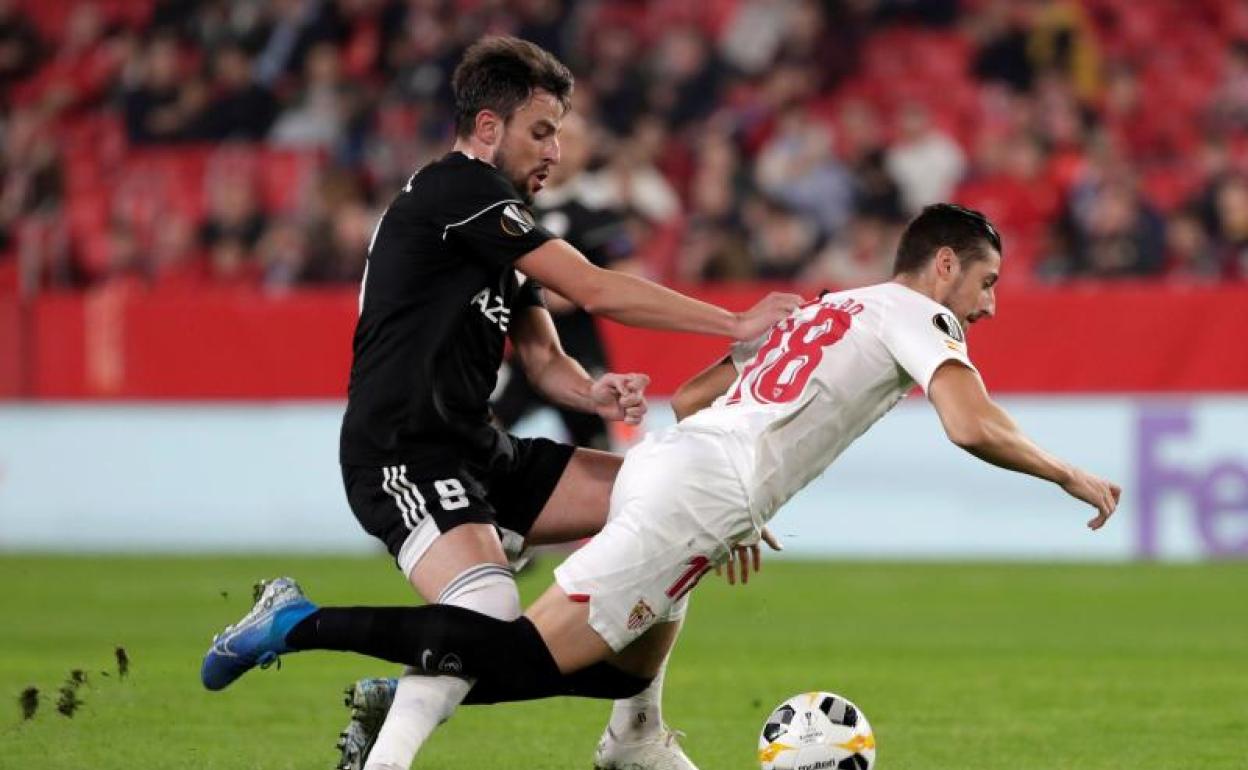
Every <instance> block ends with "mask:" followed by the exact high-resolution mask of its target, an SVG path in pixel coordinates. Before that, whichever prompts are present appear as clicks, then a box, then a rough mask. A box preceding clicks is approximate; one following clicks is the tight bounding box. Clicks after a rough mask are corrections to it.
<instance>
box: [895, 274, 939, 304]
mask: <svg viewBox="0 0 1248 770" xmlns="http://www.w3.org/2000/svg"><path fill="white" fill-rule="evenodd" d="M893 283H899V284H901V285H902V286H905V287H906V288H907V289H910V290H911V291H916V292H918V293H919V294H922V295H923V296H924V297H929V298H931V299H936V297H937V296H938V295H939V287H938V286H937V285H936V279H935V277H934V276H931V275H929V274H928V273H926V272H924V273H920V274H918V275H909V274H906V273H902V274H901V275H895V276H893ZM938 301H939V300H938Z"/></svg>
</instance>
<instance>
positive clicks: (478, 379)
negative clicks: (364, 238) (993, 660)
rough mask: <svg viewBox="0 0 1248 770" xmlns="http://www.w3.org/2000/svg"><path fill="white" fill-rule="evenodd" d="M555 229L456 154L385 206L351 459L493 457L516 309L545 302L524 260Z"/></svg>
mask: <svg viewBox="0 0 1248 770" xmlns="http://www.w3.org/2000/svg"><path fill="white" fill-rule="evenodd" d="M551 238H553V236H552V235H551V234H550V233H549V232H547V231H546V230H545V229H544V228H542V227H540V226H538V225H537V224H536V223H535V222H534V219H533V216H532V215H531V214H530V213H529V211H528V209H527V207H526V206H525V204H524V203H523V202H522V201H521V199H520V196H519V195H518V194H517V193H516V189H515V187H514V186H513V185H512V184H511V183H510V182H509V181H508V180H507V178H506V177H504V176H503V175H502V174H501V173H499V172H498V171H497V170H496V169H495V168H494V167H493V166H491V165H489V164H487V163H483V162H481V161H479V160H475V159H473V158H469V157H468V156H466V155H464V154H462V153H459V152H452V153H450V154H449V155H447V156H446V157H444V158H442V159H441V160H439V161H437V162H435V163H431V164H430V165H428V166H426V167H424V168H423V169H421V170H420V171H419V172H417V173H416V174H415V175H414V176H413V177H412V179H411V181H409V182H408V184H407V186H405V187H404V188H403V190H402V191H401V192H400V193H399V195H398V196H397V197H396V198H395V199H394V201H393V202H392V203H391V204H390V207H389V208H387V209H386V212H385V214H383V215H382V217H381V221H380V222H379V223H378V224H377V230H376V232H375V233H374V234H373V241H372V243H371V244H370V246H369V256H368V262H367V263H366V266H365V269H364V279H363V282H362V285H361V287H360V318H359V322H358V323H357V324H356V329H355V339H354V342H353V359H352V363H351V384H350V387H349V389H348V396H347V412H346V415H345V416H344V417H343V421H342V436H341V446H340V458H341V461H342V463H343V464H344V465H371V466H385V465H396V464H399V463H413V464H425V465H437V466H441V465H452V466H453V465H457V464H460V463H463V462H468V463H471V464H479V465H489V464H491V463H492V462H493V461H494V460H495V459H497V458H496V456H497V455H498V454H499V453H506V452H507V451H509V450H508V447H509V446H510V443H509V442H507V441H505V440H503V435H502V434H501V433H500V432H499V431H498V430H497V429H496V428H495V427H493V425H492V424H491V423H490V420H489V406H488V399H489V396H490V393H491V391H493V389H494V385H495V382H496V378H497V374H498V367H499V365H500V364H501V363H502V357H503V350H504V346H505V337H506V333H507V329H508V326H509V325H510V323H511V314H512V312H514V311H515V310H518V309H520V308H523V307H527V306H531V305H534V304H540V303H541V293H540V291H539V287H538V286H537V285H536V283H535V282H534V281H524V280H523V278H522V277H521V276H519V275H518V274H517V273H516V270H515V268H514V267H513V262H514V261H515V260H516V259H518V258H519V257H522V256H524V255H525V254H527V253H529V252H530V251H532V250H533V249H535V248H537V247H538V246H541V245H542V244H543V243H545V242H546V241H547V240H550V239H551Z"/></svg>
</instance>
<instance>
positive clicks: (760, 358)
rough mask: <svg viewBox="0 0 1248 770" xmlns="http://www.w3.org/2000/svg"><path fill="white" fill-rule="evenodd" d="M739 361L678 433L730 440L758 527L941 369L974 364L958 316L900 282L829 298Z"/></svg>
mask: <svg viewBox="0 0 1248 770" xmlns="http://www.w3.org/2000/svg"><path fill="white" fill-rule="evenodd" d="M732 358H733V363H734V364H736V366H737V369H738V371H739V375H738V377H737V381H736V382H735V383H733V386H732V387H731V388H729V390H728V392H727V393H726V394H725V395H723V396H721V397H720V398H719V399H717V400H716V401H715V403H714V404H713V405H712V406H711V407H710V408H707V409H704V410H703V411H701V412H699V413H698V414H696V415H693V416H692V417H690V418H689V419H687V420H685V421H684V422H682V423H681V424H680V426H679V427H678V429H679V430H691V431H714V432H716V433H719V434H722V435H723V439H722V440H723V441H724V442H725V445H726V447H727V448H728V455H729V457H730V458H731V461H732V462H733V465H734V469H735V470H736V472H737V474H738V475H739V476H740V478H741V480H742V481H743V482H744V484H745V487H746V492H747V493H748V496H749V502H750V513H751V516H752V517H753V518H754V521H755V523H756V524H757V525H760V526H761V524H762V523H763V522H766V521H767V520H768V519H770V518H771V516H772V515H773V514H774V513H775V511H776V509H777V508H779V507H780V506H781V505H783V504H784V502H785V501H786V500H788V499H789V498H790V497H792V496H793V495H794V494H795V493H796V492H797V491H798V490H800V489H801V488H802V487H804V486H805V485H806V484H807V483H808V482H809V481H811V480H812V479H813V478H815V477H816V476H818V475H819V474H820V473H822V472H823V471H824V469H826V468H827V467H828V465H829V464H831V463H832V461H833V460H835V459H836V458H837V456H838V455H840V453H841V452H843V451H844V450H845V448H846V447H847V446H849V445H850V443H852V442H853V441H854V439H856V438H858V437H859V436H861V435H862V434H863V432H864V431H866V429H867V428H869V427H871V425H872V423H874V422H875V421H876V420H878V419H880V417H882V416H884V414H885V413H886V412H887V411H888V410H889V409H892V408H893V406H895V405H896V404H897V402H898V401H900V400H901V399H902V398H903V397H904V396H905V395H906V393H907V392H908V391H909V390H910V389H911V388H913V387H914V385H915V384H916V383H917V384H918V385H919V386H920V387H922V388H923V389H924V390H925V391H926V390H927V386H928V384H929V383H930V382H931V378H932V375H933V374H935V372H936V369H937V367H939V366H940V365H941V364H942V363H944V362H945V361H947V360H950V359H953V360H956V361H960V362H962V363H963V364H965V365H966V366H972V365H971V362H970V359H969V358H968V357H967V352H966V338H965V336H964V335H963V332H962V327H961V326H960V324H959V323H958V321H957V320H956V319H955V318H954V317H953V314H951V313H950V312H949V311H948V309H946V308H945V307H944V306H943V305H940V304H939V303H937V302H935V301H933V300H931V299H929V298H928V297H925V296H923V295H922V294H919V293H918V292H916V291H913V290H911V289H908V288H906V287H904V286H902V285H901V284H898V283H882V284H878V285H875V286H867V287H864V288H861V289H854V290H852V291H843V292H837V293H833V294H825V295H823V296H822V297H820V298H819V299H816V300H813V301H811V302H808V303H806V304H805V305H804V306H803V307H802V308H801V309H799V310H798V311H796V312H795V313H794V314H793V315H791V316H790V317H789V318H787V319H786V320H784V321H782V322H781V323H779V324H777V325H776V326H775V327H773V328H772V330H771V332H770V333H769V334H767V335H766V336H765V337H763V338H760V339H758V340H755V341H753V342H751V343H742V344H738V345H737V346H735V347H734V348H733V352H732Z"/></svg>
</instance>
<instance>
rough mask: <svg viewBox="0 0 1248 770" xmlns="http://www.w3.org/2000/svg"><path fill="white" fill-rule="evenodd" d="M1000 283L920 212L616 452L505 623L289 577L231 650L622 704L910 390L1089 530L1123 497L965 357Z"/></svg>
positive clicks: (958, 433) (515, 696)
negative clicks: (781, 514)
mask: <svg viewBox="0 0 1248 770" xmlns="http://www.w3.org/2000/svg"><path fill="white" fill-rule="evenodd" d="M1000 267H1001V241H1000V238H999V236H998V235H997V232H996V230H995V229H994V228H993V227H992V225H991V224H990V223H989V222H988V221H987V219H985V218H984V216H983V215H982V214H979V213H978V212H974V211H971V210H968V209H964V208H962V207H959V206H954V205H950V204H937V205H934V206H929V207H927V208H926V209H924V211H923V212H922V213H921V214H920V215H919V216H918V217H917V218H916V219H915V220H914V221H913V222H911V223H910V225H909V226H908V227H907V229H906V232H905V233H904V234H903V236H902V240H901V244H900V246H899V249H898V255H897V262H896V266H895V276H894V279H893V280H892V281H889V282H887V283H882V284H878V285H875V286H868V287H863V288H859V289H852V290H849V291H841V292H834V293H825V294H823V295H822V296H820V297H818V298H816V299H812V300H810V301H809V302H807V303H806V304H804V305H803V306H801V307H800V308H798V309H797V310H795V311H794V312H793V313H792V314H791V315H790V316H789V317H788V318H786V319H784V320H783V321H781V322H779V323H778V324H776V325H775V326H773V327H772V328H771V330H770V331H769V332H768V333H767V334H766V335H765V336H764V337H762V338H760V339H758V340H755V341H753V342H751V343H747V344H738V345H737V346H736V347H735V348H734V349H733V350H732V353H731V355H730V356H729V357H727V358H725V360H723V361H721V362H720V363H719V364H716V365H715V366H712V367H711V368H710V369H708V370H707V371H705V372H703V373H702V374H700V375H698V376H697V377H695V378H694V379H693V380H691V381H690V382H689V383H686V385H685V386H683V387H682V388H681V390H680V391H679V392H678V393H677V395H676V398H675V400H674V407H675V409H676V411H677V415H678V417H681V418H683V419H682V420H681V421H680V422H679V423H678V424H677V425H675V426H673V427H672V428H670V429H668V430H665V431H662V432H659V433H657V434H653V435H650V436H648V437H647V438H646V439H645V440H644V441H643V442H642V443H641V444H639V445H638V446H637V447H634V448H633V449H632V450H631V451H630V452H629V453H628V455H627V457H626V458H625V460H624V464H623V467H622V468H621V470H620V472H619V475H618V477H617V478H616V481H615V486H614V488H613V491H612V494H611V502H610V514H609V520H608V522H607V525H606V527H605V528H604V529H603V530H602V531H601V532H600V533H599V534H597V535H595V536H594V537H593V538H592V539H591V540H590V541H589V542H588V543H587V544H586V545H585V546H584V547H582V548H581V549H580V550H578V551H577V552H575V553H574V554H572V555H571V556H569V557H568V559H567V560H566V561H565V562H564V563H563V564H562V565H560V566H559V567H558V568H557V569H556V570H555V585H552V586H551V587H550V588H549V589H548V590H547V591H546V593H545V594H543V595H542V597H541V598H539V599H538V600H537V602H535V603H534V604H533V605H532V606H531V607H530V608H529V609H528V610H527V611H526V613H525V616H524V617H522V618H520V619H518V620H515V621H510V622H507V621H501V620H497V619H494V618H490V617H487V616H484V615H480V614H478V613H474V612H471V611H468V610H464V609H462V608H457V607H447V606H441V605H432V606H426V607H396V608H369V607H351V608H329V607H325V608H318V607H316V606H315V605H313V604H311V602H309V601H308V600H307V599H306V597H304V596H303V595H302V593H301V592H299V590H298V588H297V586H295V585H294V583H293V581H291V582H290V583H289V586H293V588H289V589H287V593H283V594H281V596H282V597H287V596H288V597H289V598H275V600H274V603H271V604H270V605H266V607H265V608H264V609H263V612H269V613H271V614H272V615H273V616H274V617H278V616H281V618H282V619H280V620H263V621H262V620H259V619H256V620H251V621H249V620H246V619H245V620H244V622H243V623H241V624H239V626H240V631H238V632H235V638H237V639H240V640H242V639H244V638H245V639H246V643H245V645H244V644H243V643H241V642H240V644H237V645H232V648H233V649H234V651H235V653H236V654H238V655H239V656H240V663H243V660H245V661H247V662H246V663H244V665H254V663H251V662H250V661H252V660H254V661H255V662H261V663H262V662H266V661H271V660H272V658H273V657H275V656H276V655H278V654H282V653H286V652H294V651H299V650H306V649H333V650H349V651H355V652H360V653H364V654H367V655H373V656H376V657H381V658H384V659H387V660H393V661H396V662H400V663H407V664H409V665H413V666H416V667H418V668H421V669H422V670H425V671H427V672H429V673H437V672H439V671H440V672H442V673H453V674H454V675H457V676H464V677H475V678H476V679H477V684H476V686H475V689H474V690H473V691H472V693H470V696H469V701H468V702H477V703H482V702H498V701H505V700H524V699H529V698H536V697H546V696H551V695H581V696H588V697H606V698H620V697H628V696H630V695H632V694H634V693H636V692H639V691H640V690H641V689H643V688H644V687H645V686H646V685H647V684H648V683H649V682H650V680H651V679H652V678H653V677H654V676H655V675H656V674H658V673H659V672H660V671H661V670H662V666H663V663H664V661H665V660H666V657H667V655H668V652H669V651H670V649H671V646H672V644H673V643H674V641H675V638H676V634H677V633H678V630H679V627H680V619H681V617H682V615H683V613H684V607H685V603H686V602H687V600H688V598H687V597H688V594H689V592H690V591H691V590H692V589H693V588H694V586H695V585H696V584H697V582H698V580H699V579H700V578H701V577H702V576H703V575H704V574H705V573H706V572H707V571H709V570H710V569H712V568H714V567H715V566H717V565H719V564H722V563H724V562H726V561H727V560H728V559H729V558H730V555H731V554H732V553H733V549H734V548H735V547H737V546H740V545H742V544H749V543H751V542H752V541H755V540H756V539H757V538H758V537H759V535H760V533H761V531H762V528H763V526H764V525H765V524H766V523H767V521H768V520H770V519H771V517H772V516H774V515H775V514H776V512H777V510H778V509H779V508H780V507H781V506H782V505H783V504H784V503H785V501H787V500H788V499H789V498H790V497H792V496H793V495H794V494H796V493H797V492H798V490H800V489H801V488H802V487H803V486H805V485H806V484H807V483H808V482H809V481H810V480H811V479H813V478H815V477H816V476H818V475H819V474H820V473H822V472H823V471H824V470H825V469H826V468H827V467H828V465H829V464H830V463H832V462H833V461H834V460H835V459H836V457H837V456H838V455H839V454H840V453H841V452H842V451H844V449H845V448H846V447H847V446H849V444H850V443H852V442H853V441H854V439H856V438H857V437H858V436H860V435H862V433H863V432H864V431H866V430H867V428H869V427H870V426H871V425H872V424H873V423H874V422H875V421H876V420H878V419H879V418H880V417H882V416H883V415H884V414H885V413H886V412H888V410H889V409H891V408H892V407H893V406H895V405H896V404H897V403H898V402H899V401H900V400H901V399H902V398H904V397H905V395H906V393H907V392H909V391H910V390H911V389H912V388H913V387H914V386H915V385H916V384H917V385H918V386H919V387H921V388H922V389H923V390H924V391H925V392H926V394H927V397H928V399H929V400H930V401H931V402H932V404H933V406H934V407H935V408H936V410H937V412H938V414H939V415H940V419H941V422H942V424H943V426H944V428H945V431H946V433H947V434H948V436H949V438H950V439H951V440H952V441H953V442H954V443H955V444H957V445H958V446H960V447H962V448H964V449H966V450H967V451H969V452H971V453H972V454H974V455H975V456H977V457H979V458H980V459H982V460H985V461H986V462H990V463H993V464H994V465H998V466H1001V467H1003V468H1007V469H1010V470H1014V471H1019V472H1022V473H1026V474H1029V475H1032V476H1036V477H1037V478H1041V479H1045V480H1048V481H1052V482H1054V483H1057V484H1059V485H1060V486H1061V487H1062V488H1063V489H1064V490H1065V491H1066V492H1067V493H1069V494H1070V495H1071V496H1073V497H1075V498H1076V499H1079V500H1081V501H1083V502H1085V503H1087V504H1089V505H1091V506H1092V507H1094V508H1095V509H1096V515H1095V516H1094V517H1093V518H1092V519H1091V520H1090V521H1089V522H1088V526H1089V527H1090V528H1091V529H1094V530H1095V529H1099V528H1100V527H1101V526H1103V525H1104V524H1105V522H1106V521H1107V520H1108V519H1109V517H1110V516H1111V515H1112V514H1113V512H1114V509H1115V508H1116V506H1117V503H1118V496H1119V494H1120V489H1119V487H1118V486H1117V485H1115V484H1113V483H1111V482H1109V481H1106V480H1104V479H1101V478H1098V477H1096V476H1093V475H1091V474H1089V473H1086V472H1085V471H1083V470H1080V469H1079V468H1076V467H1074V466H1072V465H1070V464H1068V463H1066V462H1064V461H1062V460H1060V459H1058V458H1056V457H1054V456H1052V455H1050V454H1048V453H1047V452H1045V451H1044V450H1042V449H1041V448H1039V447H1038V446H1036V445H1035V444H1034V443H1032V442H1031V441H1030V440H1028V439H1027V438H1026V437H1025V436H1024V435H1023V434H1022V432H1021V431H1020V430H1019V428H1018V426H1017V425H1016V424H1015V423H1014V422H1013V421H1012V420H1011V419H1010V418H1009V416H1008V415H1007V414H1006V413H1005V412H1004V411H1003V410H1002V409H1001V408H1000V407H998V406H997V405H996V404H994V403H993V402H992V401H991V400H990V399H989V398H988V395H987V393H986V392H985V390H984V386H983V382H982V381H981V380H980V377H979V374H978V372H977V371H976V369H975V367H974V365H973V364H972V363H971V360H970V358H969V356H968V354H967V345H966V338H965V335H964V332H963V329H964V328H965V327H966V326H967V325H969V324H972V323H975V322H976V321H979V320H981V319H984V318H989V317H991V316H992V314H993V313H994V312H995V309H996V298H995V294H994V286H995V284H996V281H997V278H998V276H999V272H1000ZM712 402H713V403H712ZM708 404H709V406H707V405H708ZM703 407H705V408H703ZM278 605H280V606H278ZM258 606H259V605H258ZM283 607H288V608H289V609H287V610H283V609H282V608H283ZM253 612H254V611H253ZM283 612H285V613H286V614H285V615H282V613H283ZM262 614H263V613H262ZM249 617H250V616H249ZM248 624H250V625H248ZM253 638H254V639H258V640H260V641H256V642H253V641H250V640H251V639H253ZM242 670H246V669H245V668H242V669H240V671H239V673H240V674H241V672H242Z"/></svg>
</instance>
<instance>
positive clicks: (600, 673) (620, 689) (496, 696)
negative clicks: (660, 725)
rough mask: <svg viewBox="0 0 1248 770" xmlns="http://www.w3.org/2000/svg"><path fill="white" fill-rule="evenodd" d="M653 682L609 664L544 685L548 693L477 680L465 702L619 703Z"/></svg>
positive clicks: (509, 684)
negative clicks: (560, 698)
mask: <svg viewBox="0 0 1248 770" xmlns="http://www.w3.org/2000/svg"><path fill="white" fill-rule="evenodd" d="M651 681H652V680H651V679H648V678H646V677H641V676H636V675H634V674H630V673H628V672H626V671H623V670H621V669H618V668H616V667H615V666H613V665H611V664H610V663H595V664H593V665H591V666H586V667H585V668H582V669H581V670H579V671H573V672H572V673H570V674H564V675H563V676H562V677H560V678H559V679H551V680H547V681H544V682H542V684H544V685H546V689H544V690H538V689H536V688H532V689H529V690H527V691H526V690H521V689H518V688H517V687H515V686H514V685H513V683H512V682H510V681H507V680H499V679H478V680H477V683H476V684H474V685H473V686H472V689H471V690H470V691H469V692H468V697H466V698H464V704H465V705H468V706H472V705H480V704H486V703H508V702H511V701H518V700H534V699H536V698H550V697H553V696H556V695H570V696H575V697H579V698H605V699H606V700H620V699H621V698H631V697H633V696H634V695H636V694H637V693H639V692H641V691H642V690H644V689H646V687H648V686H649V685H650V682H651Z"/></svg>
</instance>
